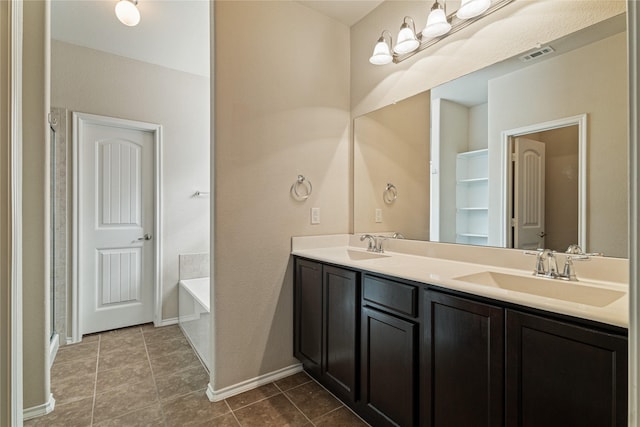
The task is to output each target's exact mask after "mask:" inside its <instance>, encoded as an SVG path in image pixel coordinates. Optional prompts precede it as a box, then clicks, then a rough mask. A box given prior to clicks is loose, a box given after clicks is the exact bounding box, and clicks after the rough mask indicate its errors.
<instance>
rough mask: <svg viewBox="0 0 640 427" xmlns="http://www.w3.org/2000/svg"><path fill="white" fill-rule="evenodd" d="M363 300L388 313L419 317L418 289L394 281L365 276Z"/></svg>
mask: <svg viewBox="0 0 640 427" xmlns="http://www.w3.org/2000/svg"><path fill="white" fill-rule="evenodd" d="M362 298H363V299H364V301H365V303H371V304H372V305H374V306H378V307H380V308H382V309H385V310H387V311H389V310H390V311H394V312H397V313H400V314H403V315H405V316H411V317H416V316H417V315H418V288H417V287H416V286H411V285H406V284H404V283H400V282H394V281H393V280H386V279H381V278H378V277H371V276H365V278H364V289H363V291H362Z"/></svg>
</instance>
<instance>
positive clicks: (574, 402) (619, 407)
mask: <svg viewBox="0 0 640 427" xmlns="http://www.w3.org/2000/svg"><path fill="white" fill-rule="evenodd" d="M506 319H507V320H506V423H505V425H506V426H507V427H511V426H545V427H554V426H558V427H560V426H562V427H570V426H599V427H604V426H626V425H627V339H626V337H625V336H621V335H617V334H612V333H608V332H603V331H599V330H596V329H592V328H587V327H583V326H578V325H575V324H572V323H567V322H561V321H557V320H552V319H548V318H545V317H540V316H535V315H530V314H525V313H521V312H518V311H515V310H507V311H506Z"/></svg>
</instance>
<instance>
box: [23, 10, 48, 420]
mask: <svg viewBox="0 0 640 427" xmlns="http://www.w3.org/2000/svg"><path fill="white" fill-rule="evenodd" d="M23 5H24V28H25V31H24V36H23V37H24V39H23V58H22V61H23V62H22V71H23V76H22V78H23V86H22V114H23V127H22V137H23V138H22V144H23V145H22V149H23V152H22V162H23V165H24V168H23V176H22V183H23V186H22V213H23V215H22V221H23V229H22V257H23V271H22V290H23V312H22V315H23V320H24V324H23V334H22V339H23V351H22V355H23V364H24V366H23V367H24V371H23V372H24V374H23V375H24V377H23V381H24V383H23V386H24V402H23V404H24V407H25V408H31V407H34V406H38V405H42V404H44V403H46V402H47V401H48V400H49V325H48V320H49V317H48V315H49V303H48V298H49V276H48V273H49V271H48V269H49V262H48V245H47V244H46V242H47V233H48V232H47V229H48V191H46V189H47V188H48V187H47V183H48V165H47V161H46V159H47V146H48V141H49V129H48V125H47V112H48V111H49V93H48V92H49V87H48V82H49V63H48V50H49V49H48V45H47V44H48V43H47V40H48V38H49V34H48V29H49V26H48V18H49V17H48V7H49V5H48V3H46V2H44V1H27V2H24V3H23Z"/></svg>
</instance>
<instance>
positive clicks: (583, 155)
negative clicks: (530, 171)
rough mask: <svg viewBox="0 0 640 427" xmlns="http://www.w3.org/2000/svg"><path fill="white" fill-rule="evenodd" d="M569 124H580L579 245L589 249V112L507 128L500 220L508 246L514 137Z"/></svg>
mask: <svg viewBox="0 0 640 427" xmlns="http://www.w3.org/2000/svg"><path fill="white" fill-rule="evenodd" d="M568 126H578V242H577V243H578V245H580V247H581V248H582V249H583V250H585V251H587V250H588V249H587V243H588V242H587V173H586V170H587V169H586V168H587V114H586V113H584V114H579V115H577V116H572V117H565V118H562V119H557V120H551V121H548V122H543V123H535V124H532V125H528V126H523V127H519V128H515V129H509V130H504V131H502V132H501V136H500V159H501V161H500V191H501V194H502V198H501V200H500V202H501V205H502V206H500V209H499V212H500V217H501V218H500V224H502V227H501V228H500V230H501V234H502V235H501V236H500V242H501V243H502V247H507V243H508V242H509V241H510V240H511V234H512V233H513V231H512V229H511V221H510V213H509V209H510V207H511V204H512V203H513V196H512V193H511V188H512V186H513V182H512V180H511V179H510V176H511V175H512V173H513V162H511V161H509V153H511V146H512V139H513V138H516V137H519V136H524V135H528V134H530V133H536V132H544V131H547V130H553V129H558V128H563V127H568Z"/></svg>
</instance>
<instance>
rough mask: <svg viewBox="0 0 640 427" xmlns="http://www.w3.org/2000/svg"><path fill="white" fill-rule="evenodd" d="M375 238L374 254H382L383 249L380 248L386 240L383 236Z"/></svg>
mask: <svg viewBox="0 0 640 427" xmlns="http://www.w3.org/2000/svg"><path fill="white" fill-rule="evenodd" d="M375 238H376V250H375V252H378V253H381V254H383V253H384V248H383V247H382V244H383V243H384V241H385V240H387V238H386V237H384V236H375Z"/></svg>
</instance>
